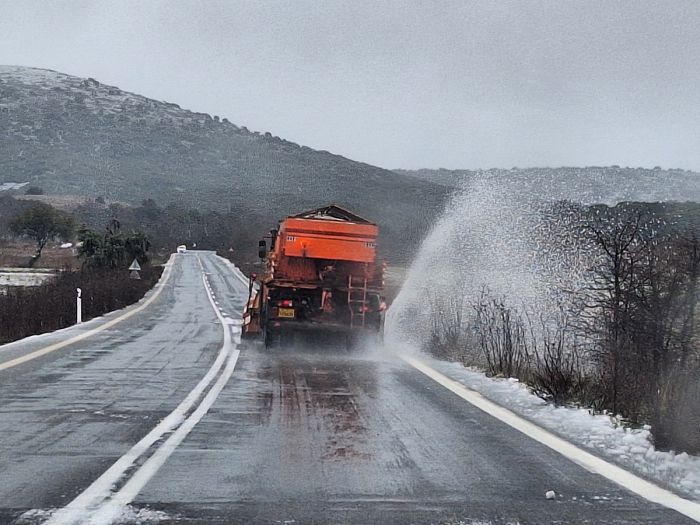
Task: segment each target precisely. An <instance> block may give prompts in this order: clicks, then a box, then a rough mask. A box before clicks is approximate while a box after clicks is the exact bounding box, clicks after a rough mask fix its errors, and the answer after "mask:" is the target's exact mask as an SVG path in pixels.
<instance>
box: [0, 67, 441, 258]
mask: <svg viewBox="0 0 700 525" xmlns="http://www.w3.org/2000/svg"><path fill="white" fill-rule="evenodd" d="M0 137H2V140H0V184H2V183H5V182H29V183H31V184H32V185H33V186H40V187H42V188H43V189H44V191H45V192H46V193H49V194H62V195H65V194H69V195H84V196H88V197H91V198H97V197H102V198H104V199H106V200H107V201H124V202H134V203H136V202H138V203H140V202H141V201H142V200H144V199H146V198H153V199H155V200H156V201H157V202H158V203H159V204H161V205H165V204H168V203H169V202H176V203H180V204H184V205H188V206H192V207H197V208H199V209H215V210H229V209H232V210H240V212H241V215H242V216H244V217H250V218H251V228H256V229H259V230H260V233H261V234H262V233H264V232H266V231H267V230H268V229H269V228H271V227H273V226H274V225H275V224H276V221H277V220H278V219H279V218H281V217H282V216H284V215H286V214H289V213H293V212H298V211H300V210H304V209H308V208H313V207H317V206H319V205H323V204H328V203H332V202H334V203H338V204H341V205H344V206H347V207H349V208H350V209H352V210H354V211H356V212H358V213H359V214H360V215H363V216H366V217H368V218H370V219H372V220H374V221H376V222H378V223H380V224H381V225H382V226H383V230H384V236H383V243H384V247H385V248H387V250H386V251H388V252H389V253H390V254H391V255H395V256H398V257H399V258H403V256H406V257H408V256H410V248H409V246H410V243H406V242H405V241H410V240H413V241H416V240H418V239H419V238H420V237H422V235H423V233H424V232H425V231H426V229H427V228H428V227H429V223H430V221H431V219H432V215H433V213H434V212H436V210H438V209H439V208H440V207H441V205H442V203H443V202H444V199H445V196H446V194H447V191H446V189H445V188H444V187H442V186H440V185H437V184H434V183H431V182H429V181H423V180H419V179H416V178H413V177H410V176H406V175H401V174H397V173H394V172H392V171H388V170H384V169H380V168H377V167H374V166H370V165H367V164H362V163H358V162H354V161H352V160H349V159H346V158H344V157H341V156H338V155H333V154H331V153H328V152H325V151H316V150H313V149H310V148H307V147H304V146H299V145H298V144H294V143H292V142H288V141H286V140H283V139H281V138H279V137H273V136H272V135H270V134H269V133H264V134H260V133H257V132H251V131H249V130H248V129H246V128H245V127H239V126H237V125H235V124H233V123H231V122H229V121H228V120H227V119H226V118H219V117H218V116H214V117H212V116H210V115H208V114H204V113H196V112H192V111H188V110H184V109H182V108H180V107H179V106H178V105H176V104H171V103H167V102H159V101H156V100H152V99H148V98H146V97H142V96H139V95H136V94H133V93H128V92H125V91H122V90H121V89H119V88H116V87H113V86H107V85H103V84H101V83H100V82H98V81H97V80H94V79H91V78H88V79H83V78H78V77H74V76H70V75H65V74H62V73H57V72H54V71H48V70H41V69H33V68H26V67H17V66H0Z"/></svg>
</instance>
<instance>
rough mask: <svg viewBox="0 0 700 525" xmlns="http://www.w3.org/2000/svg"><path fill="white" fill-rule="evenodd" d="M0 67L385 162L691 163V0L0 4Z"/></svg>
mask: <svg viewBox="0 0 700 525" xmlns="http://www.w3.org/2000/svg"><path fill="white" fill-rule="evenodd" d="M0 64H13V65H25V66H35V67H43V68H49V69H55V70H58V71H61V72H64V73H69V74H74V75H78V76H83V77H88V76H89V77H94V78H96V79H98V80H99V81H101V82H104V83H107V84H112V85H116V86H119V87H120V88H122V89H125V90H128V91H133V92H136V93H139V94H143V95H146V96H148V97H152V98H155V99H158V100H167V101H169V102H175V103H178V104H180V105H181V106H182V107H184V108H187V109H192V110H195V111H203V112H207V113H211V114H212V115H220V116H221V117H227V118H229V120H231V121H232V122H234V123H236V124H238V125H242V126H247V127H248V128H250V129H252V130H259V131H270V132H272V134H273V135H279V136H281V137H283V138H286V139H288V140H292V141H294V142H298V143H301V144H304V145H307V146H310V147H313V148H317V149H326V150H329V151H332V152H334V153H339V154H341V155H345V156H347V157H350V158H353V159H356V160H361V161H365V162H369V163H371V164H376V165H379V166H382V167H387V168H399V167H401V168H421V167H429V168H437V167H445V168H489V167H512V166H520V167H525V166H560V165H610V164H620V165H624V166H626V165H629V166H649V167H651V166H654V165H661V166H663V167H679V168H691V169H695V170H699V169H700V1H696V0H688V1H681V0H670V1H667V2H663V1H649V2H645V1H624V2H614V1H611V0H602V1H596V2H584V1H565V0H551V1H539V0H527V1H522V2H514V1H500V2H497V1H486V0H484V1H480V2H471V1H455V2H451V1H443V2H438V1H427V2H418V1H406V2H389V1H382V2H377V1H376V0H370V1H367V2H363V1H358V0H349V1H347V2H334V1H320V0H318V1H313V2H305V1H301V0H293V1H289V2H262V1H253V0H251V1H248V2H234V1H225V2H224V1H219V2H216V1H206V2H204V1H191V2H186V1H182V0H178V1H167V2H166V1H143V0H140V1H133V2H118V1H108V2H99V1H63V2H59V1H52V2H46V1H44V0H40V1H36V2H29V1H21V2H20V1H17V0H0Z"/></svg>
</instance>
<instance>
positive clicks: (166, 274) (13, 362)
mask: <svg viewBox="0 0 700 525" xmlns="http://www.w3.org/2000/svg"><path fill="white" fill-rule="evenodd" d="M173 257H174V255H171V256H170V259H169V260H168V262H167V263H166V265H165V270H163V275H161V277H160V279H159V280H158V283H157V284H156V285H155V286H154V287H153V294H152V295H151V296H150V297H149V298H148V299H146V300H145V301H143V303H141V304H140V305H138V306H136V307H135V308H133V309H132V310H129V311H128V312H126V313H125V314H122V315H120V316H119V317H115V318H114V319H112V320H111V321H107V322H106V323H105V324H103V325H100V326H98V327H97V328H93V329H91V330H87V331H86V332H83V333H82V334H79V335H76V336H74V337H71V338H70V339H66V340H65V341H61V342H59V343H54V344H52V345H49V346H45V347H44V348H40V349H38V350H34V351H33V352H30V353H28V354H25V355H23V356H20V357H17V358H15V359H10V360H9V361H5V362H4V363H0V371H2V370H7V369H8V368H12V367H15V366H17V365H21V364H22V363H26V362H27V361H31V360H32V359H36V358H37V357H41V356H43V355H46V354H49V353H51V352H55V351H56V350H60V349H61V348H65V347H66V346H68V345H72V344H73V343H77V342H78V341H82V340H83V339H86V338H88V337H92V336H93V335H95V334H98V333H100V332H102V331H104V330H107V329H108V328H111V327H113V326H114V325H115V324H117V323H120V322H122V321H124V320H125V319H128V318H129V317H132V316H134V315H136V314H137V313H139V312H140V311H142V310H143V309H144V308H147V307H148V306H149V305H150V304H151V303H152V302H153V301H155V300H156V299H157V298H158V296H159V295H160V293H161V292H162V291H163V288H164V287H165V284H166V283H167V282H168V279H169V278H170V274H171V273H172V272H171V269H172V266H173V262H174V261H173ZM74 326H77V325H73V327H74ZM71 328H72V327H71ZM20 341H21V340H20ZM20 341H16V343H18V342H20ZM10 344H12V343H10Z"/></svg>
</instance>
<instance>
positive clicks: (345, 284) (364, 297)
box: [244, 205, 386, 346]
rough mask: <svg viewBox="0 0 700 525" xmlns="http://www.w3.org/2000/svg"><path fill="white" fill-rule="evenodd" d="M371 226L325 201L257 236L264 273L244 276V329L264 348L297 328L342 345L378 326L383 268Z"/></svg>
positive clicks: (295, 332) (380, 322)
mask: <svg viewBox="0 0 700 525" xmlns="http://www.w3.org/2000/svg"><path fill="white" fill-rule="evenodd" d="M378 233H379V228H378V227H377V225H376V224H373V223H372V222H370V221H368V220H366V219H363V218H362V217H360V216H358V215H355V214H354V213H352V212H350V211H348V210H345V209H343V208H341V207H340V206H335V205H330V206H326V207H323V208H318V209H315V210H309V211H305V212H303V213H300V214H298V215H292V216H289V217H287V218H286V219H283V220H282V221H280V223H279V227H278V228H277V229H274V230H271V232H270V236H269V237H268V238H269V240H270V246H269V248H268V246H267V243H266V241H265V240H262V241H260V253H259V256H260V258H261V259H264V260H265V272H264V275H263V276H262V277H261V278H260V279H259V281H258V282H257V283H255V282H254V281H255V280H256V277H257V276H255V275H252V276H251V283H250V295H251V297H250V300H249V302H248V307H247V309H246V313H245V315H244V333H245V334H248V335H251V334H260V333H262V334H263V337H264V340H265V345H266V346H272V345H276V344H279V343H281V342H287V341H289V340H294V338H295V337H296V336H297V335H298V334H299V333H301V332H307V333H308V332H316V333H331V334H336V335H339V336H341V337H344V338H345V340H346V341H348V343H349V342H350V341H351V340H354V339H355V338H356V337H357V336H360V335H363V334H364V335H367V334H379V333H381V331H382V329H383V322H384V310H385V309H386V306H385V304H384V301H383V298H382V295H381V294H382V289H383V286H384V281H383V269H384V268H383V265H380V264H378V263H377V256H376V249H377V235H378Z"/></svg>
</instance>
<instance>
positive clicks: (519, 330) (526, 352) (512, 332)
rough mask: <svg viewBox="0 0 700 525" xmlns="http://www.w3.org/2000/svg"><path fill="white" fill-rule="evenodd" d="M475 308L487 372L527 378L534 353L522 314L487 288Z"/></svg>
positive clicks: (478, 336)
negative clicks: (494, 295)
mask: <svg viewBox="0 0 700 525" xmlns="http://www.w3.org/2000/svg"><path fill="white" fill-rule="evenodd" d="M473 308H474V311H475V314H476V318H475V331H476V334H477V341H478V343H479V347H480V350H481V352H482V355H483V357H484V359H485V361H486V364H487V372H488V373H489V374H491V375H502V376H506V377H518V378H520V379H525V378H526V377H527V375H528V374H527V372H528V371H529V365H530V362H531V358H532V356H531V348H530V346H529V344H528V335H527V329H526V325H525V322H524V321H523V318H522V316H521V315H520V314H518V312H517V311H516V310H515V309H513V308H511V307H509V306H507V305H506V304H505V300H504V299H502V298H494V297H490V296H489V294H488V291H486V290H484V291H482V294H481V297H480V298H479V300H478V301H477V302H476V303H475V304H474V305H473Z"/></svg>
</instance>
